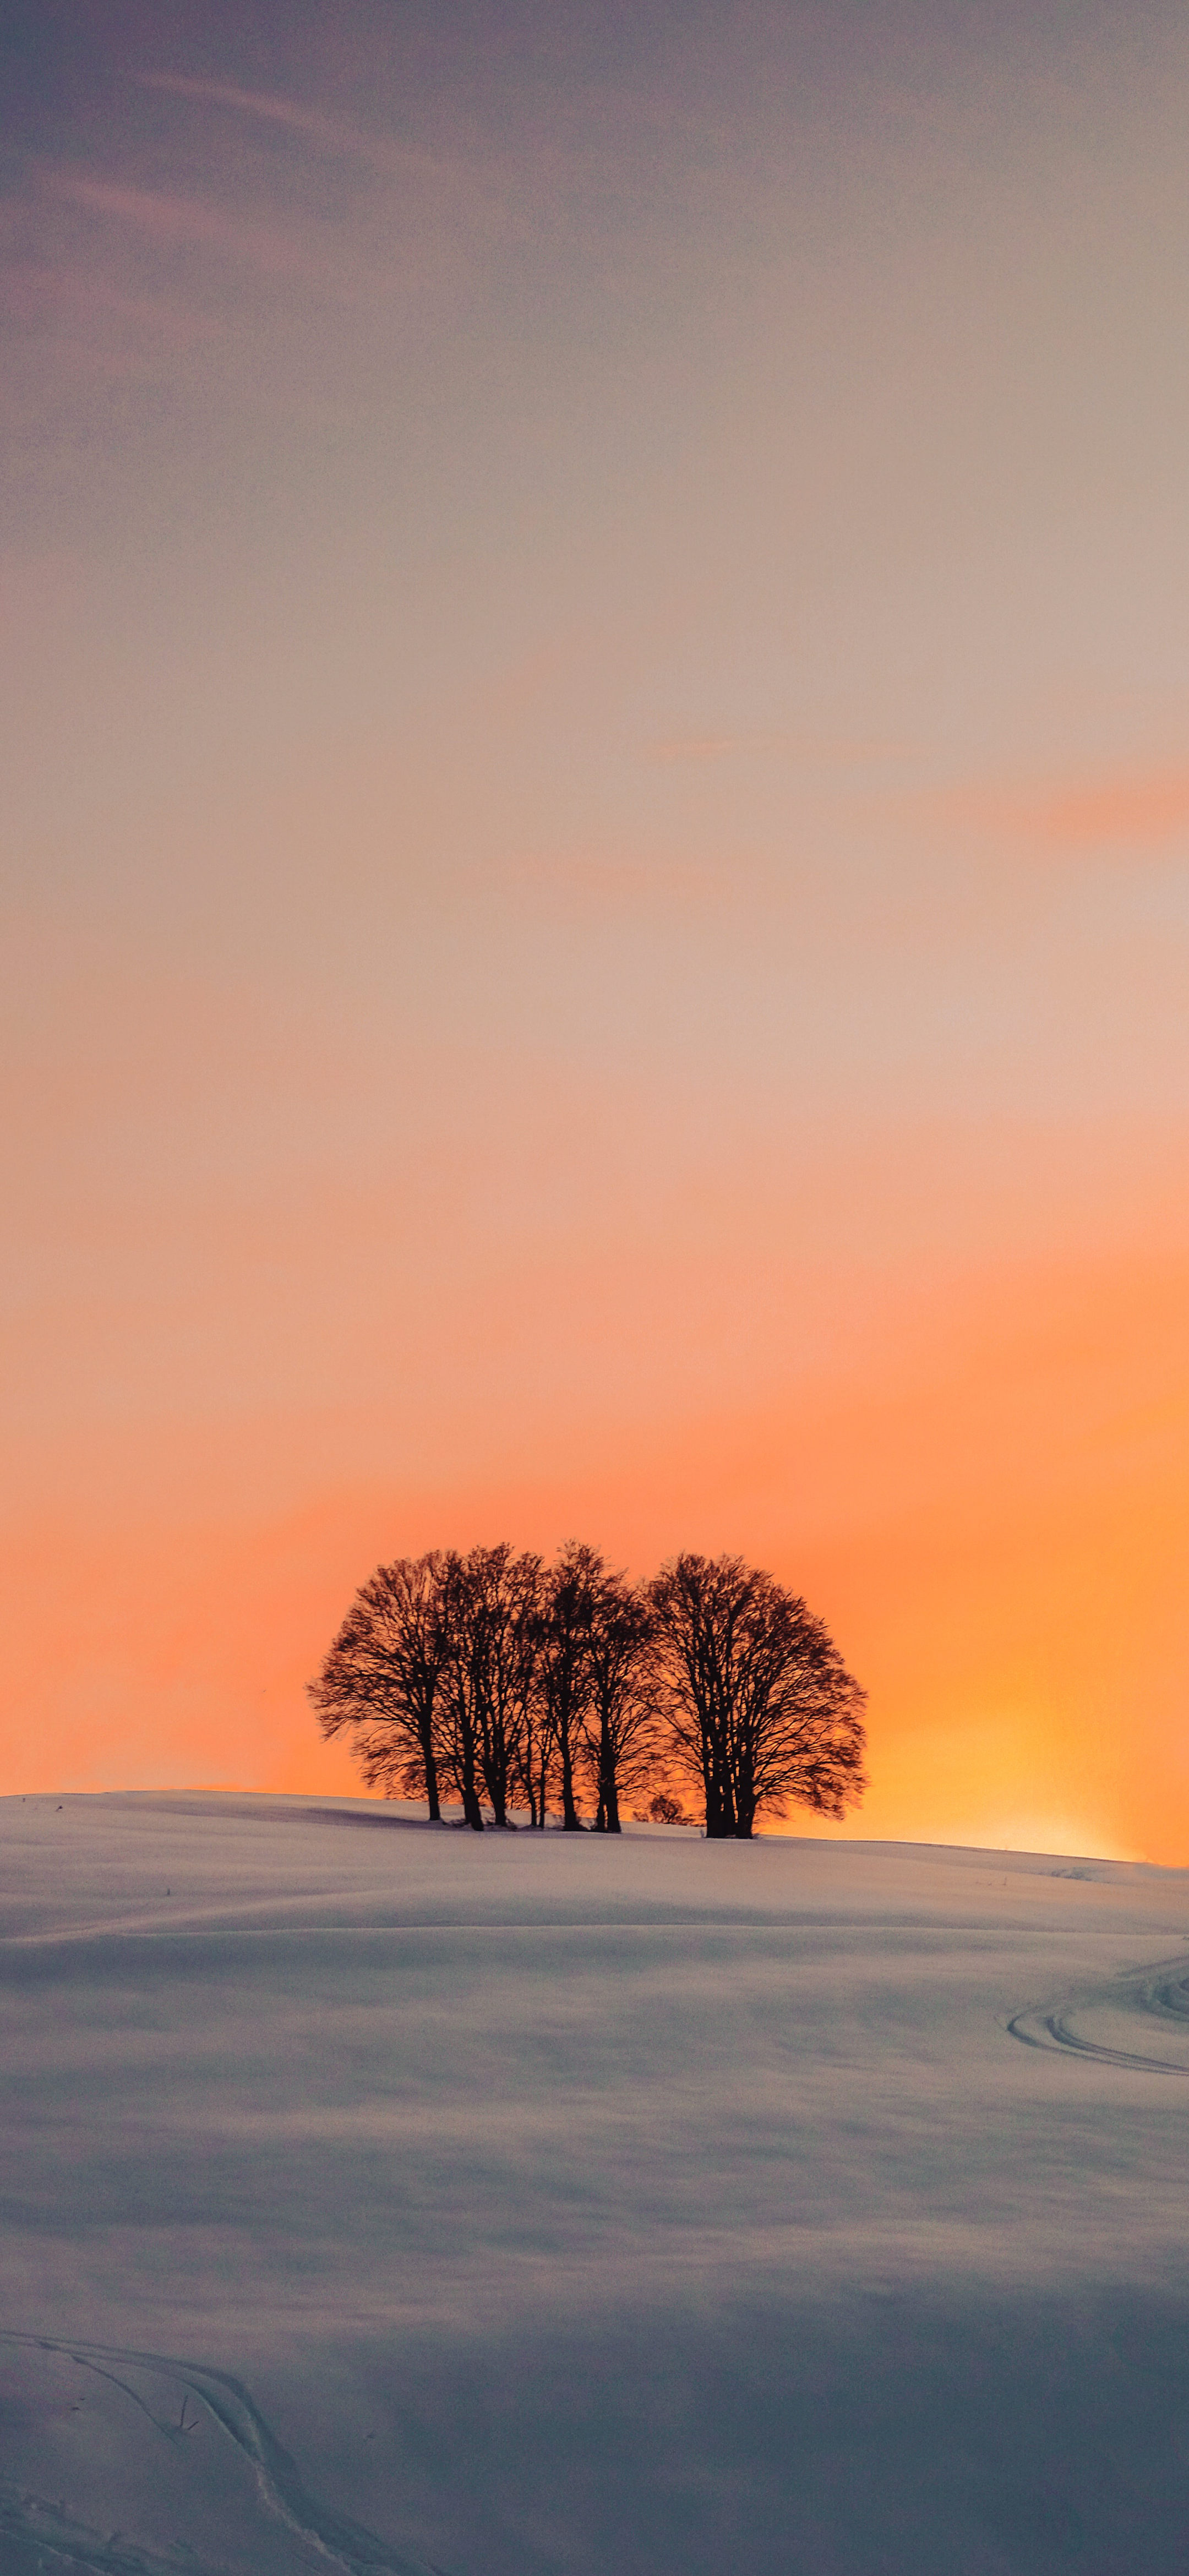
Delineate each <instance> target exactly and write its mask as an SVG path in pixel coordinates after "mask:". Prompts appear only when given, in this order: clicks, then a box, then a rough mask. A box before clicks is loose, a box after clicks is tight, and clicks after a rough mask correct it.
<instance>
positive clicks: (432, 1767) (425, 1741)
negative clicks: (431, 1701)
mask: <svg viewBox="0 0 1189 2576" xmlns="http://www.w3.org/2000/svg"><path fill="white" fill-rule="evenodd" d="M418 1732H419V1734H420V1737H421V1759H422V1762H423V1763H424V1765H425V1794H426V1797H427V1798H428V1800H429V1821H430V1823H431V1825H440V1824H441V1821H442V1806H441V1800H440V1798H439V1795H438V1765H437V1758H436V1756H435V1753H434V1749H433V1737H432V1735H431V1734H430V1731H429V1727H428V1724H427V1725H424V1726H422V1727H420V1728H419V1729H418Z"/></svg>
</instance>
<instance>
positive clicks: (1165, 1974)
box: [1007, 1955, 1189, 2075]
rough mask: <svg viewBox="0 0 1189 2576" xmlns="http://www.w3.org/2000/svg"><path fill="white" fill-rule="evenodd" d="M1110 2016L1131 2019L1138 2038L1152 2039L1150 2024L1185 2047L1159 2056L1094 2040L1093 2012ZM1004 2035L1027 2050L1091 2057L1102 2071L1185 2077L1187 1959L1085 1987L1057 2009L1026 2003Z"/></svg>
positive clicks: (1188, 2056)
mask: <svg viewBox="0 0 1189 2576" xmlns="http://www.w3.org/2000/svg"><path fill="white" fill-rule="evenodd" d="M1096 2011H1097V2012H1098V2013H1102V2012H1104V2011H1109V2013H1110V2014H1111V2015H1112V2017H1113V2018H1115V2017H1117V2016H1118V2015H1119V2014H1120V2013H1124V2014H1126V2015H1127V2017H1128V2018H1129V2019H1131V2018H1132V2017H1134V2019H1135V2021H1136V2023H1137V2025H1138V2028H1137V2036H1142V2037H1143V2038H1145V2039H1147V2038H1149V2037H1151V2038H1152V2039H1153V2040H1154V2039H1155V2038H1156V2035H1157V2034H1156V2032H1155V2031H1152V2030H1151V2029H1150V2024H1151V2023H1152V2022H1155V2023H1156V2024H1158V2025H1159V2024H1163V2025H1164V2030H1163V2032H1162V2033H1161V2036H1164V2037H1166V2038H1167V2039H1169V2040H1171V2038H1172V2035H1173V2032H1174V2030H1175V2032H1176V2034H1177V2036H1178V2037H1179V2038H1182V2039H1183V2040H1184V2041H1185V2043H1186V2045H1185V2049H1184V2053H1183V2054H1182V2055H1180V2056H1177V2057H1158V2056H1156V2055H1155V2054H1154V2052H1153V2051H1151V2050H1147V2049H1139V2048H1121V2047H1118V2046H1116V2045H1114V2044H1113V2043H1112V2042H1110V2041H1108V2040H1105V2039H1096V2038H1095V2037H1094V2036H1093V2031H1092V2029H1090V2030H1087V2029H1086V2028H1085V2027H1084V2025H1085V2023H1086V2022H1087V2021H1090V2022H1091V2023H1092V2020H1093V2016H1094V2014H1095V2012H1096ZM1007 2027H1008V2030H1009V2032H1010V2034H1011V2037H1012V2038H1013V2039H1018V2040H1020V2041H1022V2043H1023V2045H1024V2047H1025V2048H1046V2049H1066V2050H1069V2051H1070V2052H1072V2054H1073V2055H1075V2056H1077V2057H1092V2058H1094V2059H1096V2060H1097V2062H1098V2064H1099V2065H1100V2066H1122V2067H1127V2068H1130V2069H1131V2070H1132V2071H1134V2072H1136V2073H1138V2074H1144V2075H1189V1960H1186V1959H1185V1957H1184V1956H1183V1955H1182V1956H1180V1957H1179V1958H1176V1959H1165V1960H1161V1961H1159V1962H1157V1964H1156V1965H1155V1966H1153V1967H1147V1968H1136V1969H1131V1970H1128V1971H1127V1973H1126V1974H1124V1975H1123V1976H1121V1977H1117V1978H1115V1979H1113V1980H1112V1982H1111V1983H1110V1984H1109V1985H1103V1986H1098V1987H1093V1988H1090V1987H1087V1988H1085V1989H1083V1990H1082V1992H1081V1993H1079V1994H1076V1995H1070V1996H1067V1997H1066V1998H1065V2000H1064V2001H1063V2002H1060V2003H1056V2004H1029V2005H1027V2006H1026V2007H1025V2009H1024V2011H1023V2012H1018V2013H1015V2014H1013V2016H1012V2019H1011V2020H1010V2021H1009V2023H1008V2025H1007Z"/></svg>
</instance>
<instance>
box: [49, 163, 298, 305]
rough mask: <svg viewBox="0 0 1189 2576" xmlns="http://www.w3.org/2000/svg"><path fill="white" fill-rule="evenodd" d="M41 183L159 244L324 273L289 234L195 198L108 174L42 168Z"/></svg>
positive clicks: (272, 267)
mask: <svg viewBox="0 0 1189 2576" xmlns="http://www.w3.org/2000/svg"><path fill="white" fill-rule="evenodd" d="M42 185H43V187H44V188H46V189H48V190H50V191H51V192H52V194H53V195H54V196H56V197H60V198H64V199H65V200H66V201H67V202H68V203H69V204H70V205H75V206H80V207H82V208H83V209H84V210H85V211H86V212H87V213H89V214H94V215H99V216H104V217H109V218H112V219H114V220H115V221H116V222H118V223H123V224H131V225H133V226H135V228H136V230H137V231H139V232H141V233H144V234H146V235H147V236H148V237H149V238H150V239H151V240H153V241H155V242H158V243H163V244H185V243H193V244H198V245H204V246H209V247H212V248H215V249H218V250H225V251H228V252H230V253H231V254H232V256H233V257H235V258H238V259H245V260H249V261H250V262H251V263H252V264H253V265H254V266H255V267H257V268H261V269H266V270H269V271H271V272H274V273H277V274H290V275H296V274H300V275H302V276H303V277H304V278H306V279H307V280H312V279H313V278H315V277H318V278H328V277H329V276H330V274H331V271H330V267H329V265H328V264H327V263H326V262H324V261H311V259H310V256H309V253H308V251H307V250H306V248H305V247H304V245H303V244H302V243H300V242H299V241H298V240H297V239H295V237H294V236H293V235H292V234H290V233H285V232H281V231H278V230H277V229H276V228H275V227H273V226H270V225H263V224H253V223H245V222H243V221H241V220H240V219H239V218H238V217H236V216H234V215H227V214H224V213H223V212H222V210H221V209H220V208H218V207H215V206H210V205H207V204H204V203H203V201H202V200H201V199H199V198H195V197H175V196H164V195H161V194H160V193H159V192H158V191H156V190H154V189H148V188H130V187H125V186H122V185H120V184H119V183H117V182H115V181H112V180H110V179H89V178H79V177H77V176H75V174H74V173H73V172H69V171H64V170H47V171H45V172H43V174H42Z"/></svg>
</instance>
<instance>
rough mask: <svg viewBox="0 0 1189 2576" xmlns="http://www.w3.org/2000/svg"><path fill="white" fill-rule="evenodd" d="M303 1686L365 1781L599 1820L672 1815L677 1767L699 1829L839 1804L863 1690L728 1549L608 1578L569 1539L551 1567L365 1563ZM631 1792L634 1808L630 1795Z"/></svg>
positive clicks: (851, 1795) (794, 1602)
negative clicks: (360, 1581)
mask: <svg viewBox="0 0 1189 2576" xmlns="http://www.w3.org/2000/svg"><path fill="white" fill-rule="evenodd" d="M309 1695H310V1698H311V1700H312V1701H313V1704H314V1707H315V1709H316V1710H317V1713H318V1718H319V1722H320V1725H321V1728H322V1732H323V1734H324V1735H326V1736H332V1735H337V1734H338V1733H339V1732H340V1731H341V1730H342V1729H344V1728H347V1729H349V1730H350V1731H351V1732H352V1734H353V1737H354V1749H355V1752H356V1755H357V1758H358V1759H359V1761H360V1764H361V1767H362V1771H363V1776H364V1779H365V1780H366V1782H367V1784H368V1786H369V1788H380V1789H382V1790H383V1791H384V1793H385V1795H386V1796H389V1797H395V1796H397V1795H398V1794H403V1795H404V1796H407V1797H422V1798H426V1799H427V1800H428V1803H429V1812H430V1816H431V1818H433V1819H434V1820H435V1821H436V1820H438V1819H439V1818H440V1816H441V1801H442V1798H443V1796H446V1797H453V1798H455V1799H458V1800H460V1801H461V1804H462V1810H463V1816H464V1819H465V1822H466V1823H467V1824H468V1825H471V1826H473V1828H474V1830H475V1831H476V1832H477V1833H479V1832H482V1830H483V1827H484V1823H485V1821H486V1819H485V1817H484V1806H485V1805H486V1806H487V1807H488V1808H489V1809H490V1813H491V1819H492V1822H493V1823H494V1824H496V1825H507V1824H508V1823H509V1822H510V1821H511V1810H512V1808H513V1807H517V1808H522V1809H523V1808H527V1810H528V1815H529V1821H530V1824H532V1825H533V1826H535V1827H538V1828H540V1827H542V1826H543V1825H544V1824H545V1822H546V1819H547V1817H548V1816H549V1815H551V1814H557V1813H559V1812H560V1817H561V1822H562V1824H563V1826H564V1827H565V1829H566V1831H567V1832H570V1833H577V1832H581V1831H582V1830H583V1815H582V1810H583V1807H586V1808H588V1809H591V1810H593V1816H592V1824H593V1830H594V1831H595V1832H596V1833H611V1834H617V1833H618V1832H619V1831H620V1829H621V1816H622V1813H623V1811H624V1809H625V1808H626V1807H627V1806H628V1805H629V1803H631V1802H637V1803H635V1804H634V1805H633V1809H632V1811H633V1812H634V1813H636V1814H640V1813H641V1812H643V1813H649V1812H657V1813H669V1812H672V1813H674V1814H680V1812H681V1810H680V1808H679V1806H678V1804H677V1802H676V1801H675V1800H674V1799H673V1798H672V1795H671V1789H672V1784H673V1782H674V1781H675V1780H678V1781H688V1782H689V1783H690V1784H691V1786H693V1787H694V1788H695V1789H696V1791H697V1793H698V1797H699V1800H700V1803H701V1806H702V1811H703V1814H704V1817H705V1827H706V1833H707V1835H708V1836H716V1837H721V1836H725V1835H731V1836H736V1837H740V1838H742V1839H747V1838H749V1837H750V1835H751V1834H752V1832H753V1829H754V1826H755V1821H756V1818H757V1816H758V1815H759V1814H760V1813H761V1811H762V1810H765V1809H766V1810H767V1811H769V1812H771V1813H777V1814H779V1813H781V1812H783V1811H784V1809H785V1808H786V1807H787V1806H788V1805H789V1804H790V1803H791V1802H796V1803H800V1804H803V1805H805V1806H809V1807H812V1808H815V1809H816V1810H817V1812H818V1814H819V1815H827V1816H834V1817H839V1816H841V1815H842V1814H843V1812H844V1810H845V1808H846V1806H847V1805H848V1804H850V1803H852V1802H857V1801H858V1799H859V1798H860V1797H861V1796H862V1793H863V1789H864V1786H865V1783H864V1779H863V1750H864V1733H863V1707H864V1694H863V1692H862V1690H861V1689H860V1687H859V1684H858V1683H857V1682H856V1681H855V1679H854V1678H853V1675H852V1674H850V1673H848V1672H847V1670H846V1667H845V1665H844V1664H843V1661H842V1658H841V1656H840V1654H839V1652H838V1649H837V1647H836V1646H835V1645H834V1643H833V1641H832V1639H831V1638H830V1636H829V1634H828V1632H827V1630H826V1628H825V1627H824V1625H823V1623H822V1621H821V1620H820V1619H817V1618H815V1617H814V1616H813V1614H812V1612H811V1611H809V1610H808V1609H807V1608H806V1606H805V1603H804V1602H803V1601H802V1600H800V1599H799V1598H798V1597H797V1595H796V1594H794V1593H792V1592H788V1591H786V1590H785V1589H784V1587H783V1585H781V1584H779V1583H777V1582H776V1581H775V1580H774V1578H773V1577H772V1575H770V1574H764V1573H761V1572H759V1571H758V1570H757V1569H756V1568H755V1567H753V1566H748V1565H745V1564H744V1563H743V1562H742V1560H741V1558H739V1557H735V1556H721V1557H717V1558H709V1557H704V1556H693V1555H685V1556H678V1557H675V1558H673V1559H672V1561H671V1562H670V1563H669V1564H667V1565H665V1566H663V1567H662V1568H661V1571H660V1573H659V1574H657V1575H655V1576H654V1577H653V1579H652V1580H651V1582H647V1583H630V1582H629V1581H628V1580H627V1578H626V1576H624V1575H622V1574H618V1573H615V1572H613V1571H612V1570H611V1569H610V1568H609V1567H608V1566H607V1565H606V1564H605V1563H604V1561H603V1559H602V1557H601V1556H600V1555H599V1554H598V1552H597V1550H596V1549H594V1548H592V1547H586V1546H583V1545H581V1544H579V1543H578V1542H577V1541H572V1542H571V1543H570V1545H569V1546H567V1547H564V1548H563V1549H562V1550H561V1553H560V1555H559V1556H558V1557H557V1559H556V1561H555V1562H554V1564H552V1565H549V1566H547V1565H545V1564H544V1563H543V1562H542V1560H541V1558H540V1557H538V1556H532V1555H524V1554H519V1555H518V1554H517V1553H516V1551H515V1550H514V1549H513V1548H511V1547H508V1546H506V1545H505V1546H499V1547H476V1548H472V1549H471V1551H470V1554H469V1555H467V1556H461V1555H458V1554H457V1553H455V1552H454V1551H440V1550H436V1549H435V1550H433V1551H431V1553H430V1554H428V1555H426V1556H419V1557H398V1558H397V1560H396V1562H395V1563H394V1564H392V1565H381V1566H377V1568H376V1571H375V1573H374V1574H373V1575H372V1576H371V1577H370V1579H369V1580H368V1582H366V1583H365V1584H364V1585H363V1586H362V1587H361V1589H360V1591H359V1592H358V1593H357V1594H356V1597H355V1600H354V1601H353V1603H352V1605H351V1608H350V1610H349V1611H348V1613H347V1616H346V1618H345V1619H344V1621H343V1624H342V1627H341V1628H340V1630H339V1633H338V1635H337V1637H336V1638H335V1640H334V1643H333V1645H332V1646H331V1648H330V1651H329V1653H328V1655H327V1657H326V1660H325V1662H324V1664H323V1666H322V1670H321V1672H320V1673H319V1675H318V1678H317V1680H316V1681H314V1682H311V1684H310V1693H309ZM642 1800H643V1801H645V1802H650V1803H646V1804H645V1805H644V1807H643V1808H641V1806H640V1804H639V1803H638V1802H639V1801H642Z"/></svg>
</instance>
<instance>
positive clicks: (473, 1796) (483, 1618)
mask: <svg viewBox="0 0 1189 2576" xmlns="http://www.w3.org/2000/svg"><path fill="white" fill-rule="evenodd" d="M540 1586H541V1560H540V1558H539V1557H537V1556H517V1555H516V1553H515V1551H514V1549H512V1548H511V1547H509V1546H508V1545H507V1544H506V1543H505V1544H503V1545H501V1546H499V1547H475V1548H472V1549H471V1552H470V1555H469V1556H466V1557H460V1556H452V1557H451V1558H450V1559H449V1561H448V1570H447V1580H446V1593H447V1602H448V1627H449V1635H450V1651H449V1656H448V1660H447V1664H446V1667H445V1673H444V1687H443V1696H442V1712H443V1714H442V1745H443V1764H444V1767H445V1768H446V1769H447V1770H448V1771H449V1774H450V1776H451V1778H452V1779H453V1780H454V1781H455V1782H456V1785H457V1787H458V1792H459V1795H460V1797H461V1799H462V1803H463V1814H464V1817H465V1819H466V1822H467V1823H468V1824H469V1825H471V1826H473V1827H474V1829H475V1831H476V1832H482V1830H483V1812H482V1808H481V1806H480V1802H479V1784H480V1782H481V1783H482V1787H483V1790H484V1792H485V1794H486V1796H487V1798H488V1799H489V1801H490V1804H491V1810H492V1814H493V1817H494V1819H495V1822H496V1824H497V1825H500V1826H506V1824H507V1822H508V1806H509V1801H510V1799H511V1795H512V1789H513V1784H514V1782H515V1781H516V1780H517V1779H518V1778H519V1777H520V1775H521V1772H522V1769H523V1756H524V1732H525V1715H526V1708H527V1704H528V1702H529V1698H530V1695H531V1691H532V1685H533V1674H534V1668H535V1663H536V1653H537V1630H538V1611H539V1596H540Z"/></svg>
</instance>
